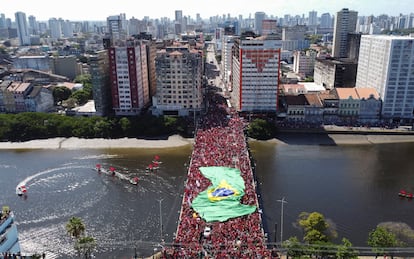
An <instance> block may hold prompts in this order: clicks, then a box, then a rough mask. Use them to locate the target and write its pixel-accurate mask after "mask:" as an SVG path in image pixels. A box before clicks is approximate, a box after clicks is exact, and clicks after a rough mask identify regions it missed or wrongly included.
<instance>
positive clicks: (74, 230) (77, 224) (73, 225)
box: [66, 217, 85, 239]
mask: <svg viewBox="0 0 414 259" xmlns="http://www.w3.org/2000/svg"><path fill="white" fill-rule="evenodd" d="M66 231H67V232H68V234H69V235H70V236H71V237H74V238H75V239H79V238H80V237H81V236H82V235H83V234H84V233H85V224H83V222H82V220H81V219H80V218H78V217H71V218H70V219H69V222H68V223H67V224H66Z"/></svg>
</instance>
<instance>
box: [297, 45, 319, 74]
mask: <svg viewBox="0 0 414 259" xmlns="http://www.w3.org/2000/svg"><path fill="white" fill-rule="evenodd" d="M315 58H316V52H313V51H306V52H304V51H295V52H294V53H293V72H295V73H297V74H300V75H303V77H306V76H310V75H312V76H313V70H314V67H315Z"/></svg>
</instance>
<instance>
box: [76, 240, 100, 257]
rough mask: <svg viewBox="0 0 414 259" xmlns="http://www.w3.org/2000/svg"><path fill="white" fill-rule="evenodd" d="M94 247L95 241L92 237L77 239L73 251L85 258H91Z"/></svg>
mask: <svg viewBox="0 0 414 259" xmlns="http://www.w3.org/2000/svg"><path fill="white" fill-rule="evenodd" d="M95 247H96V241H95V239H94V238H93V237H90V236H85V237H81V238H79V240H77V241H76V243H75V249H76V250H77V251H78V252H79V253H80V254H83V255H85V258H91V253H92V251H93V249H95Z"/></svg>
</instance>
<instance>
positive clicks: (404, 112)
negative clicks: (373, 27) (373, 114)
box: [356, 35, 414, 123]
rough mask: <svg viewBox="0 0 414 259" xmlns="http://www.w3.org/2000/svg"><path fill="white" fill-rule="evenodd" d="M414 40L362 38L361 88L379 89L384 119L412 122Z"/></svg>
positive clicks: (360, 60) (359, 82)
mask: <svg viewBox="0 0 414 259" xmlns="http://www.w3.org/2000/svg"><path fill="white" fill-rule="evenodd" d="M413 42H414V38H413V37H409V36H388V35H362V37H361V46H360V52H359V64H358V74H357V79H356V86H357V87H372V88H375V89H376V90H377V91H378V93H379V95H380V97H381V99H382V102H383V105H382V111H381V113H382V117H383V119H385V120H388V121H394V122H402V123H409V122H411V120H412V118H413V112H414V74H413V73H412V72H411V71H412V70H413V69H414V44H413Z"/></svg>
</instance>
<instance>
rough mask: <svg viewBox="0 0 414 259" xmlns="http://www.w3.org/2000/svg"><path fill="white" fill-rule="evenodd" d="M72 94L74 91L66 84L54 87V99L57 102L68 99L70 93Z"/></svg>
mask: <svg viewBox="0 0 414 259" xmlns="http://www.w3.org/2000/svg"><path fill="white" fill-rule="evenodd" d="M71 94H72V91H71V90H70V89H69V88H67V87H64V86H57V87H55V88H54V89H53V99H54V101H55V104H58V103H60V102H62V101H64V100H67V99H68V98H69V97H70V95H71Z"/></svg>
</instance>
